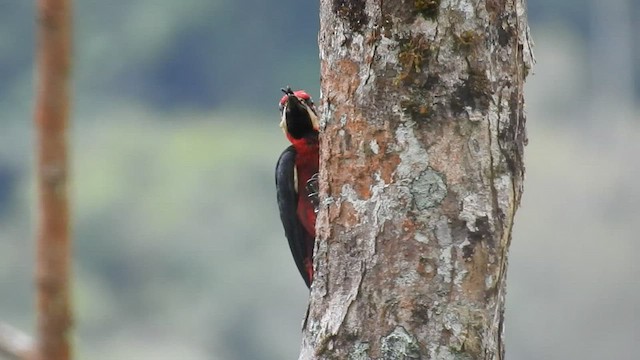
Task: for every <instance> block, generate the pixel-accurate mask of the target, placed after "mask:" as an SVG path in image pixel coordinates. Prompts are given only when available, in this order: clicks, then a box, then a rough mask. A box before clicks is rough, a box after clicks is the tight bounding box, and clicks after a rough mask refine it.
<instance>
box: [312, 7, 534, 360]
mask: <svg viewBox="0 0 640 360" xmlns="http://www.w3.org/2000/svg"><path fill="white" fill-rule="evenodd" d="M525 10H526V4H525V0H486V1H479V0H415V1H413V0H396V1H391V0H352V1H347V0H321V1H320V35H319V43H320V57H321V79H322V80H321V83H322V96H321V104H320V111H321V113H322V124H321V155H320V163H321V164H320V166H321V169H320V186H321V188H320V192H321V199H322V203H321V208H320V211H319V213H318V220H317V229H318V238H317V242H316V249H315V257H314V266H315V277H314V282H313V286H312V290H311V298H310V309H309V316H308V318H307V321H306V323H305V327H304V330H303V341H302V349H301V353H300V359H301V360H308V359H351V360H365V359H447V360H448V359H458V360H463V359H465V360H466V359H503V358H504V343H503V329H504V327H503V318H504V316H503V315H504V298H505V290H506V288H505V281H506V269H507V251H508V248H509V243H510V239H511V230H512V227H513V221H514V215H515V211H516V209H517V207H518V204H519V202H520V197H521V194H522V185H523V177H524V165H523V147H524V145H525V143H526V135H525V114H524V99H523V95H522V92H523V83H524V79H525V77H526V76H527V73H528V71H529V69H530V68H531V66H532V63H533V56H532V52H531V43H530V39H529V28H528V25H527V21H526V14H525V13H526V11H525Z"/></svg>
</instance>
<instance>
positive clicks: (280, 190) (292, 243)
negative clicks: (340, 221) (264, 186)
mask: <svg viewBox="0 0 640 360" xmlns="http://www.w3.org/2000/svg"><path fill="white" fill-rule="evenodd" d="M295 160H296V150H295V149H294V147H293V146H289V147H288V148H286V149H285V150H284V151H283V152H282V154H281V155H280V158H279V159H278V164H277V165H276V189H277V195H278V208H279V210H280V220H281V221H282V226H283V227H284V234H285V236H286V237H287V240H288V241H289V248H290V249H291V254H292V255H293V260H295V262H296V266H297V267H298V271H300V275H302V278H303V279H304V282H305V283H306V284H307V287H309V286H310V281H309V276H308V274H307V273H306V271H305V267H304V259H305V255H306V254H305V253H306V247H305V237H306V232H305V230H304V227H303V226H302V223H301V222H300V220H299V219H298V214H297V210H298V193H297V191H296V185H295V181H296V179H295V175H294V173H295Z"/></svg>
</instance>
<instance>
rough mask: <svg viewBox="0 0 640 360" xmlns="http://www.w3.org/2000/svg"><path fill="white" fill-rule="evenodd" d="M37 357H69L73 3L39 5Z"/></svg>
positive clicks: (60, 0) (56, 0)
mask: <svg viewBox="0 0 640 360" xmlns="http://www.w3.org/2000/svg"><path fill="white" fill-rule="evenodd" d="M37 57H38V60H37V64H38V82H37V103H36V110H35V125H36V128H37V144H36V146H37V151H36V152H37V157H38V166H37V168H38V170H37V176H38V192H39V218H38V230H37V269H36V280H37V309H38V326H37V332H38V334H37V335H38V336H37V347H38V349H37V357H38V359H41V360H45V359H46V360H67V359H70V357H71V345H70V340H71V325H72V315H71V306H70V295H69V287H70V281H69V276H70V268H71V256H70V252H71V239H70V230H69V204H68V199H67V181H68V157H67V128H68V114H69V93H70V90H69V88H70V82H69V75H70V71H71V1H70V0H39V1H38V51H37Z"/></svg>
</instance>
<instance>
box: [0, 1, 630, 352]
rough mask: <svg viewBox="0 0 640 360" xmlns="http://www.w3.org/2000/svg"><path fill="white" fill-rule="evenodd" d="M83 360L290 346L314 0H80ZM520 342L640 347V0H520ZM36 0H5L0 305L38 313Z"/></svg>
mask: <svg viewBox="0 0 640 360" xmlns="http://www.w3.org/2000/svg"><path fill="white" fill-rule="evenodd" d="M75 3H76V4H75V5H76V13H75V30H76V37H75V38H76V46H75V75H74V78H75V79H74V81H75V100H74V114H73V123H74V125H73V130H72V137H71V141H72V146H73V150H74V154H73V175H74V176H73V206H74V210H73V212H74V214H75V219H74V228H75V255H76V257H75V258H76V264H75V276H76V282H75V287H74V291H75V294H74V295H75V305H76V309H77V320H76V324H77V332H76V339H75V343H76V345H77V355H78V356H77V358H78V359H92V360H121V359H155V360H163V359H183V360H200V359H221V360H248V359H257V360H262V359H266V360H270V359H273V360H276V359H277V360H282V359H295V358H297V354H298V349H299V343H300V329H301V321H302V318H303V316H304V313H305V310H306V300H307V291H306V288H305V287H304V284H303V282H302V280H301V279H300V278H299V275H298V274H297V271H296V269H295V266H294V264H293V261H292V260H291V258H290V255H289V250H288V247H287V245H286V241H285V239H284V236H283V231H282V229H281V226H280V223H279V218H278V215H277V209H276V204H275V195H274V184H273V168H274V164H275V161H276V159H277V157H278V155H279V154H280V151H281V150H282V149H283V148H284V147H286V146H287V143H286V140H285V139H284V137H283V136H282V134H281V131H280V129H279V128H278V126H277V124H278V114H277V106H276V105H277V104H276V103H277V100H278V99H279V98H280V95H281V94H280V91H279V88H280V87H282V86H285V85H287V84H290V85H292V86H293V87H296V88H305V89H307V90H308V91H309V92H310V93H311V94H313V96H314V97H316V98H317V97H318V93H319V91H318V88H319V81H318V77H319V62H318V56H317V53H318V51H317V43H316V38H317V37H316V36H317V30H318V10H317V8H318V4H317V2H306V1H294V0H283V1H279V2H277V3H276V2H265V1H258V0H250V1H242V2H233V1H229V0H227V1H224V0H182V1H174V0H171V1H170V0H133V1H124V0H111V1H76V2H75ZM529 10H530V15H529V20H530V25H531V28H532V33H533V37H534V40H535V42H536V47H535V51H536V57H537V60H538V63H537V66H536V67H535V69H534V70H535V71H534V75H533V76H531V77H530V78H529V80H528V84H527V89H526V90H527V92H526V97H527V100H528V114H529V116H528V130H529V139H530V141H529V146H528V147H527V149H526V162H527V182H526V188H525V194H524V198H523V203H522V207H521V209H520V211H519V213H518V217H517V221H516V228H515V232H514V238H513V244H512V248H511V256H510V271H509V280H508V281H509V285H508V297H507V327H506V337H507V354H508V358H510V359H517V360H528V359H531V360H534V359H559V360H560V359H562V360H566V359H594V360H595V359H637V351H636V346H637V344H638V343H640V325H638V324H639V323H640V318H639V314H640V305H639V304H640V285H639V284H640V282H639V281H638V279H639V278H640V270H639V268H638V265H637V264H636V263H634V260H633V259H634V258H636V257H637V255H638V253H639V250H640V245H639V241H638V240H640V239H639V237H640V236H639V235H638V232H637V230H636V228H635V226H637V225H638V224H639V223H640V206H639V204H640V188H639V187H638V186H637V182H638V177H639V176H640V160H639V159H638V155H640V123H639V121H638V120H639V119H640V113H639V104H640V86H638V83H639V81H638V79H639V78H640V71H638V70H637V69H638V68H640V45H638V44H640V27H638V25H637V23H636V24H635V25H634V23H633V22H632V19H637V18H639V17H640V4H639V3H638V2H637V1H632V0H612V1H601V0H591V1H579V0H565V1H555V0H537V1H530V2H529ZM33 19H34V5H33V1H18V0H8V1H2V2H0V54H2V55H1V56H0V124H2V130H1V131H0V229H1V231H0V319H2V320H5V321H7V322H9V323H12V324H14V325H17V326H19V327H21V328H23V329H26V330H29V331H31V330H32V329H33V322H34V316H33V307H34V305H33V299H32V298H33V296H32V295H33V286H32V277H33V276H32V265H33V250H34V249H33V242H32V238H33V225H34V224H33V218H34V216H33V215H34V204H33V200H34V192H33V180H32V178H31V177H32V170H33V160H34V159H33V151H32V147H33V143H32V142H33V132H32V129H31V118H32V108H31V107H32V99H33V87H32V82H33V73H34V63H33V54H34V31H33V25H34V20H33Z"/></svg>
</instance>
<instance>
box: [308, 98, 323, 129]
mask: <svg viewBox="0 0 640 360" xmlns="http://www.w3.org/2000/svg"><path fill="white" fill-rule="evenodd" d="M305 108H306V109H307V113H309V119H311V125H312V126H313V128H314V129H315V130H319V129H320V122H319V121H318V116H317V115H316V113H315V112H313V110H311V108H310V107H309V106H308V105H307V104H305Z"/></svg>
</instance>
